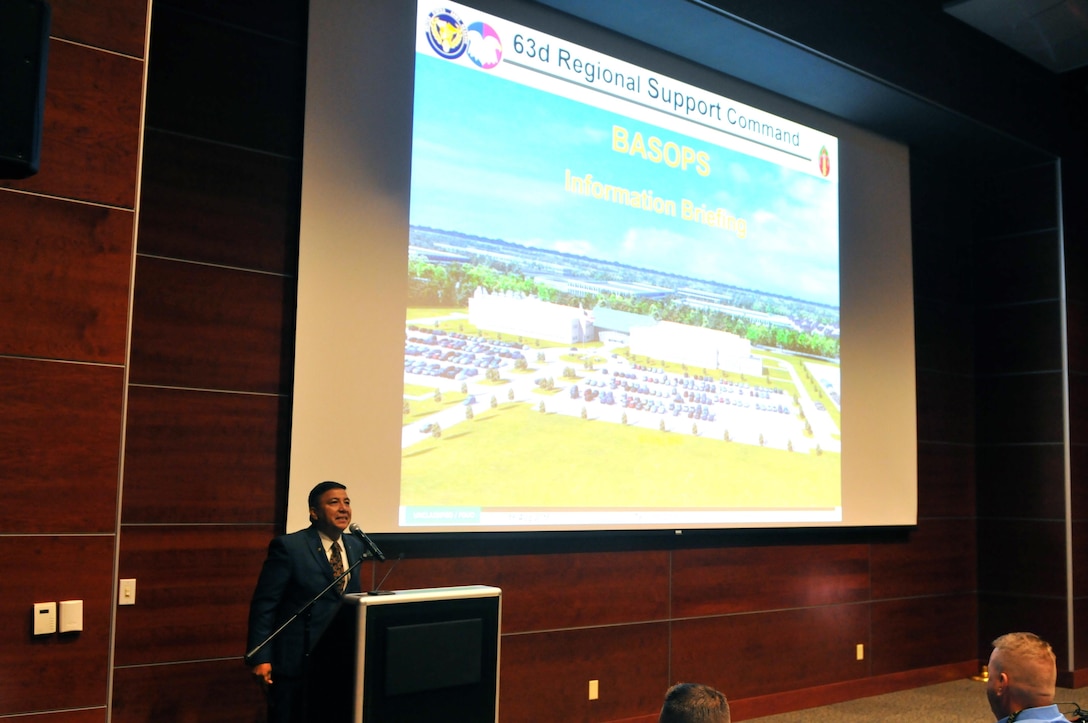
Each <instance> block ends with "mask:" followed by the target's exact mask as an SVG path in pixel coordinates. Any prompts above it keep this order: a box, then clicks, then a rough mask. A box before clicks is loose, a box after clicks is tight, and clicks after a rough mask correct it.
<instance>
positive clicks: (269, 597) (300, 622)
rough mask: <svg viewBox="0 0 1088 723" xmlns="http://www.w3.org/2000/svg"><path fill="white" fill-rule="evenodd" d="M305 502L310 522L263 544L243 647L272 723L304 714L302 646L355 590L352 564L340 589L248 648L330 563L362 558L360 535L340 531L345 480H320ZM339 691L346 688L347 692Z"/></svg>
mask: <svg viewBox="0 0 1088 723" xmlns="http://www.w3.org/2000/svg"><path fill="white" fill-rule="evenodd" d="M308 504H309V508H310V526H309V527H307V528H305V529H303V530H299V531H298V532H293V533H291V534H289V535H280V536H279V537H276V538H275V539H273V540H272V542H271V543H270V544H269V546H268V557H267V558H266V559H265V562H264V566H263V567H262V568H261V575H260V577H259V578H258V580H257V588H256V590H255V591H254V593H253V600H252V601H251V603H250V607H249V636H248V645H247V650H249V651H250V652H252V653H253V654H252V655H251V656H249V657H247V659H246V663H247V664H248V665H250V666H251V667H252V672H253V675H254V676H256V677H257V679H258V680H259V681H260V682H261V683H262V684H263V685H265V686H267V690H268V693H269V698H268V700H269V709H268V719H269V721H270V722H271V723H302V722H303V721H304V720H305V705H306V702H305V700H304V699H303V698H304V693H305V690H304V688H305V686H304V680H305V674H306V670H305V661H306V653H307V652H308V651H309V650H312V649H313V647H314V645H315V644H316V643H317V641H318V640H320V638H321V635H322V633H324V632H325V628H326V627H328V625H329V623H330V622H331V621H332V619H333V617H334V616H335V615H336V612H337V610H338V609H339V608H340V603H341V599H342V596H343V594H345V593H351V592H356V593H357V592H361V591H362V587H361V585H360V575H359V574H358V569H356V570H354V571H352V573H351V575H350V577H348V578H347V579H346V580H347V582H346V585H344V586H343V590H339V589H338V587H339V586H333V587H332V589H330V590H328V591H327V592H325V593H324V594H323V595H321V598H320V599H318V601H317V602H316V603H315V604H314V605H313V606H312V607H311V608H310V609H309V611H308V612H307V613H304V614H302V615H300V616H299V617H298V618H296V619H295V621H294V622H292V623H291V624H290V625H289V626H288V627H287V628H285V629H284V630H283V631H281V632H280V633H279V634H278V635H277V636H276V638H275V639H274V640H273V641H272V642H271V643H269V644H268V645H265V646H264V647H263V648H261V649H260V650H258V651H256V652H253V651H254V649H255V648H256V647H257V646H258V645H260V644H261V643H262V642H264V641H265V640H266V639H267V638H268V637H269V636H270V635H272V633H273V632H274V631H276V630H277V629H278V628H279V627H280V626H281V625H283V623H284V622H286V621H287V620H288V619H289V618H290V617H291V616H292V615H294V614H295V613H297V612H298V611H299V610H301V609H302V608H303V607H304V606H305V605H306V603H308V602H310V601H311V600H312V599H314V597H315V596H317V595H318V593H320V592H321V591H322V590H324V589H325V587H327V586H328V585H329V584H330V583H331V582H332V581H333V579H334V578H335V575H334V570H341V571H342V570H347V569H348V568H350V567H351V565H352V564H353V563H354V562H355V561H356V560H358V559H359V558H361V557H363V554H364V548H363V544H362V542H361V541H360V540H358V539H357V538H356V537H353V536H352V535H350V534H349V535H345V534H344V531H345V530H346V529H347V527H348V525H349V524H351V500H350V499H349V498H348V496H347V488H346V487H345V486H344V485H342V484H340V483H339V482H322V483H321V484H319V485H317V486H316V487H314V488H313V490H311V491H310V496H309V500H308ZM342 584H343V583H342ZM343 694H344V695H350V691H348V690H345V691H343Z"/></svg>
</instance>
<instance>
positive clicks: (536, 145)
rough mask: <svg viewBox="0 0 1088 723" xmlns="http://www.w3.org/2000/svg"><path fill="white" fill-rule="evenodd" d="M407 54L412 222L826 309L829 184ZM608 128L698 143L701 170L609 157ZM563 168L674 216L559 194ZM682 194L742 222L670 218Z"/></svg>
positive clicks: (834, 245) (833, 256) (833, 209)
mask: <svg viewBox="0 0 1088 723" xmlns="http://www.w3.org/2000/svg"><path fill="white" fill-rule="evenodd" d="M415 62H416V79H415V116H414V128H413V152H412V196H411V212H410V223H411V224H412V225H413V226H428V227H432V228H438V229H444V230H450V231H457V232H460V233H465V234H470V235H476V236H483V237H487V238H496V239H502V240H505V241H509V242H512V243H518V244H523V245H526V246H533V247H538V248H547V249H553V250H556V251H562V252H564V253H573V254H580V255H585V256H589V257H592V258H595V259H603V260H607V261H617V262H620V263H624V264H629V265H633V266H639V267H643V268H650V269H658V270H662V271H668V272H671V273H676V274H681V275H684V276H690V277H694V278H700V279H707V280H711V281H717V282H720V283H724V284H729V285H733V286H740V287H744V288H748V289H755V290H759V291H764V292H769V293H772V294H780V295H784V296H790V297H794V298H799V299H804V300H808V301H814V302H817V303H821V304H827V305H831V306H836V307H837V306H838V304H839V256H838V254H839V249H838V190H837V186H836V185H835V184H834V183H830V182H828V181H826V180H824V179H821V178H818V177H815V176H812V175H809V174H805V173H801V172H797V171H792V170H789V169H787V168H783V167H780V166H777V165H776V164H773V163H770V162H768V161H764V160H761V159H757V158H753V157H751V156H746V155H744V154H742V153H738V152H735V151H731V150H728V149H725V148H723V147H720V146H715V145H712V144H709V143H707V142H706V141H702V140H697V139H695V138H692V137H689V136H684V135H681V134H678V133H676V132H674V131H670V130H664V129H662V128H659V127H656V126H652V125H648V124H646V123H644V122H641V121H635V120H631V119H628V118H625V117H624V116H623V115H622V114H620V113H617V112H614V111H611V110H605V109H602V108H597V107H593V106H590V105H586V104H584V103H580V102H577V101H573V100H570V99H567V98H564V97H561V96H557V95H552V94H550V93H546V92H542V91H539V90H536V89H533V88H530V87H528V86H523V85H520V84H518V83H514V82H511V81H508V80H505V79H502V78H498V77H496V76H494V75H491V74H489V73H488V72H486V71H477V70H473V69H469V68H465V67H460V66H458V65H457V64H455V63H451V62H448V61H444V60H441V59H437V58H433V57H429V56H427V55H423V54H417V55H416V58H415ZM603 98H605V96H602V99H603ZM616 108H617V109H621V110H622V103H618V102H616ZM613 125H620V126H623V127H624V128H626V129H627V130H628V131H629V133H631V134H634V133H635V132H640V133H642V135H643V137H644V138H648V137H649V136H658V137H659V138H661V139H663V140H665V141H675V142H676V143H678V144H680V145H687V146H690V147H691V148H693V149H695V150H696V151H706V152H707V153H709V156H710V159H709V163H710V168H711V172H710V174H709V175H707V176H701V175H699V174H698V173H697V172H696V171H695V167H694V166H689V167H688V169H687V170H681V169H680V168H672V167H669V166H667V165H665V164H664V163H652V162H650V161H647V160H644V159H643V158H642V157H640V156H637V155H635V156H631V155H628V154H625V153H619V152H616V151H614V150H613V147H612V128H613ZM567 170H569V171H570V173H571V175H572V176H575V177H584V176H586V175H587V174H592V176H593V179H594V180H596V181H600V182H602V183H607V184H611V185H613V186H619V187H623V188H626V189H628V190H630V191H632V192H642V191H652V192H653V195H654V196H655V197H658V198H661V199H667V200H673V201H675V202H676V206H677V217H675V218H672V217H669V216H666V215H661V214H655V213H652V212H648V211H645V210H641V209H635V208H629V207H626V206H623V205H620V204H613V203H610V202H607V201H603V200H600V199H594V198H590V197H586V196H580V195H576V194H573V193H569V192H567V191H566V190H564V178H565V174H566V171H567ZM682 199H687V200H689V201H691V202H692V203H693V204H694V205H695V206H701V205H705V207H706V208H707V209H708V210H713V209H717V208H725V209H728V211H729V212H730V213H731V214H732V215H733V216H735V217H737V218H743V219H745V221H746V222H747V234H746V237H744V238H739V237H738V236H737V235H736V234H735V233H732V232H729V231H726V230H724V229H718V228H712V227H708V226H705V225H701V224H697V223H694V222H691V221H685V220H682V219H681V218H680V217H679V214H680V207H681V200H682Z"/></svg>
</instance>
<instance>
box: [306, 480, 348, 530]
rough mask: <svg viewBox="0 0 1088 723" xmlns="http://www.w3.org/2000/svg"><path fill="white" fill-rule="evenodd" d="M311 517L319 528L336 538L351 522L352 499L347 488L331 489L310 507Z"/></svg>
mask: <svg viewBox="0 0 1088 723" xmlns="http://www.w3.org/2000/svg"><path fill="white" fill-rule="evenodd" d="M310 519H311V520H312V521H313V523H314V525H315V526H316V527H317V529H319V530H321V531H322V532H324V533H325V534H326V535H328V536H329V537H333V538H335V537H336V536H337V535H339V534H340V533H341V532H343V531H344V530H346V529H347V528H348V525H350V524H351V499H350V498H349V497H348V491H347V490H340V489H331V490H325V493H324V494H323V495H321V497H320V498H319V499H318V501H317V506H316V507H311V508H310Z"/></svg>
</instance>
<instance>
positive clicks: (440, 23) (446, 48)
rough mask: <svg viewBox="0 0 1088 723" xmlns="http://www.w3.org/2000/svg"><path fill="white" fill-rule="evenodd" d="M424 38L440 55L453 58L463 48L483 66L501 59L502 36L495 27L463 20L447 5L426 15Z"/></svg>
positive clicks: (455, 57)
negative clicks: (425, 34)
mask: <svg viewBox="0 0 1088 723" xmlns="http://www.w3.org/2000/svg"><path fill="white" fill-rule="evenodd" d="M427 42H428V43H429V44H430V46H431V49H432V50H434V52H435V53H437V54H438V56H439V57H440V58H445V59H446V60H456V59H457V58H460V57H461V56H462V55H464V54H465V52H466V51H467V52H468V58H469V60H471V61H472V62H473V63H475V64H476V65H477V66H478V67H480V68H483V69H484V70H490V69H492V68H494V67H495V66H496V65H498V64H499V62H500V61H501V60H502V40H501V39H500V38H499V34H498V33H497V32H495V29H494V28H493V27H491V26H490V25H488V24H487V23H484V22H475V23H472V24H471V25H468V26H466V25H465V23H464V22H463V21H462V20H461V18H460V17H458V16H457V13H455V12H453V11H452V10H450V9H449V8H442V9H440V10H434V11H432V12H431V14H430V15H429V16H428V17H427Z"/></svg>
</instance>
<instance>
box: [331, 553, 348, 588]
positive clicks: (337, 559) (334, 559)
mask: <svg viewBox="0 0 1088 723" xmlns="http://www.w3.org/2000/svg"><path fill="white" fill-rule="evenodd" d="M329 562H330V563H332V576H333V577H334V578H336V577H340V575H342V574H343V573H344V558H343V557H341V556H340V543H339V542H334V543H332V554H331V555H329ZM347 584H348V579H347V578H346V577H344V578H341V579H340V582H338V583H337V584H336V592H338V593H340V594H341V595H343V594H344V588H345V587H346V586H347Z"/></svg>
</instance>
